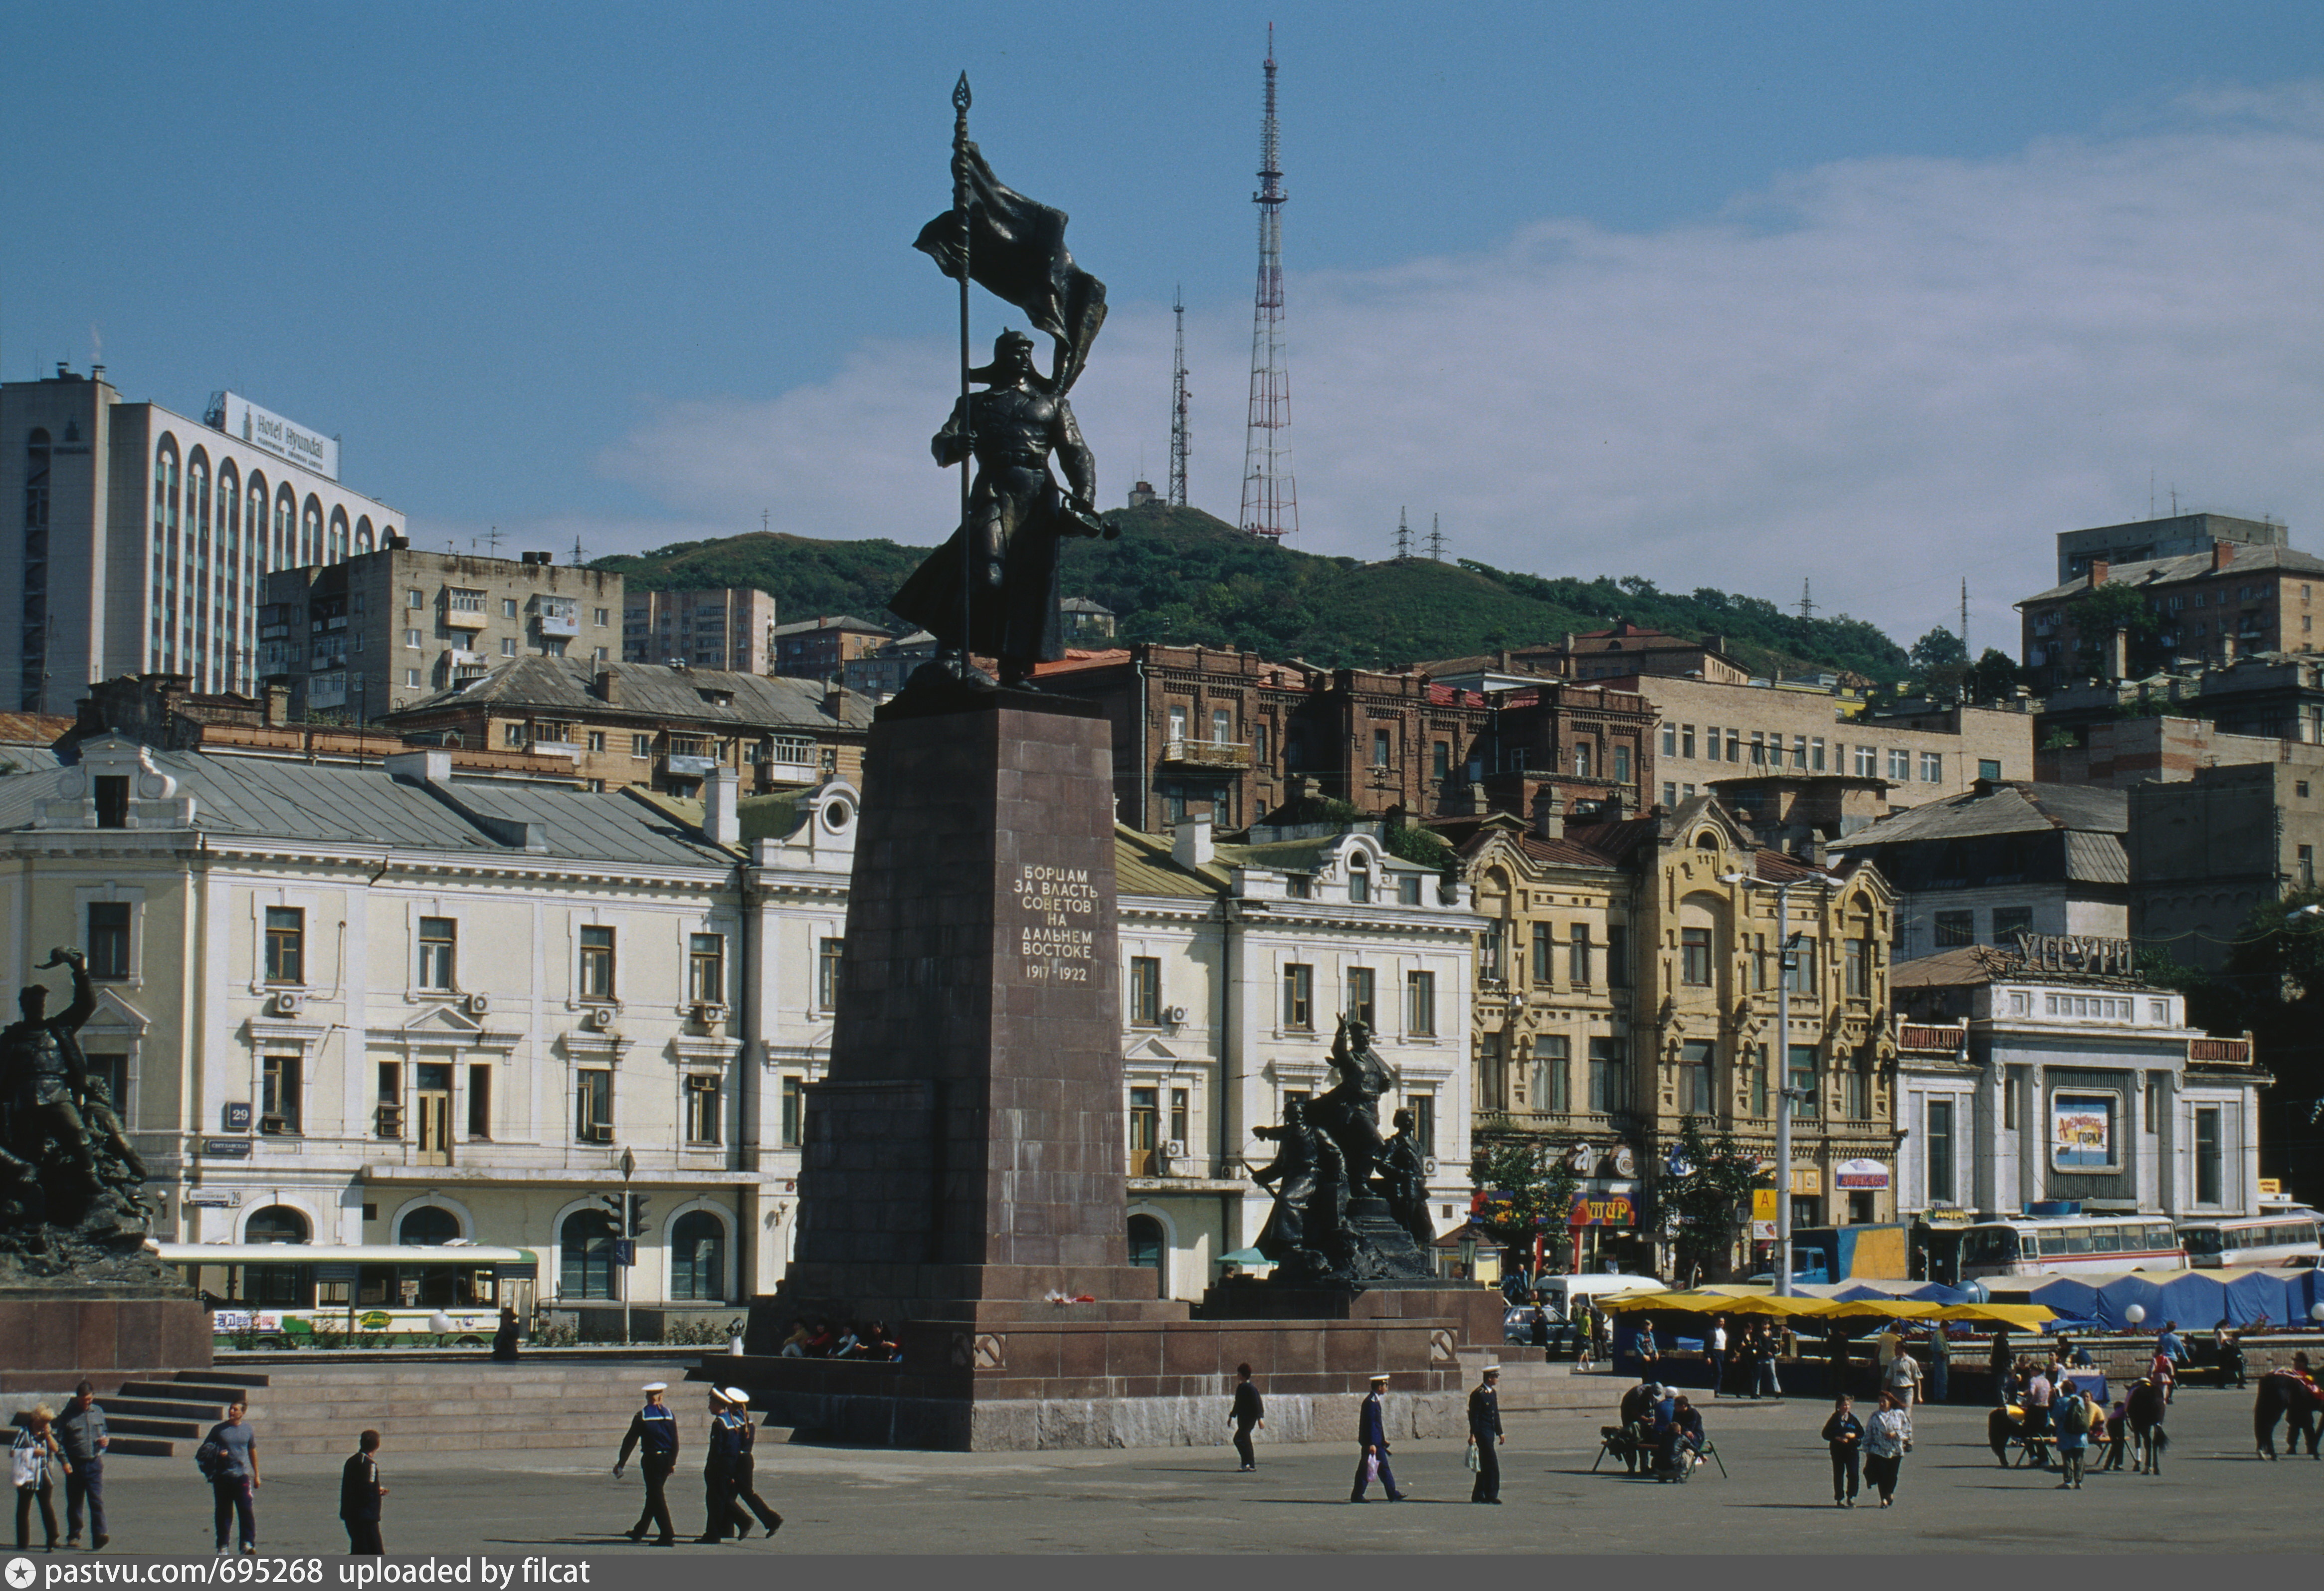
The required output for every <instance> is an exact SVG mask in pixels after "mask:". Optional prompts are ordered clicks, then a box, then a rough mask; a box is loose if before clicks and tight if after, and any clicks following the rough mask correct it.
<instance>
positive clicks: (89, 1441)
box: [57, 1381, 113, 1552]
mask: <svg viewBox="0 0 2324 1591" xmlns="http://www.w3.org/2000/svg"><path fill="white" fill-rule="evenodd" d="M57 1441H58V1442H59V1443H60V1445H61V1446H62V1447H63V1448H64V1450H65V1462H66V1463H67V1464H68V1465H69V1466H70V1468H69V1469H67V1470H66V1471H65V1545H66V1546H67V1547H69V1548H75V1549H78V1547H79V1546H80V1516H81V1509H82V1506H83V1505H84V1504H86V1505H87V1507H88V1530H89V1537H88V1543H89V1547H88V1550H90V1551H91V1552H97V1551H101V1550H104V1547H105V1544H106V1542H107V1541H110V1540H113V1538H112V1537H111V1536H108V1535H106V1533H105V1450H106V1448H109V1447H111V1446H112V1445H113V1438H112V1436H111V1435H110V1434H109V1433H108V1432H107V1431H106V1428H105V1408H104V1405H102V1404H100V1403H99V1402H97V1388H96V1387H95V1386H94V1385H92V1384H89V1383H88V1382H86V1381H84V1382H82V1383H81V1384H79V1385H78V1386H77V1387H75V1388H74V1389H73V1400H72V1402H69V1403H67V1404H66V1405H65V1412H64V1413H63V1414H61V1415H60V1416H59V1417H58V1420H57Z"/></svg>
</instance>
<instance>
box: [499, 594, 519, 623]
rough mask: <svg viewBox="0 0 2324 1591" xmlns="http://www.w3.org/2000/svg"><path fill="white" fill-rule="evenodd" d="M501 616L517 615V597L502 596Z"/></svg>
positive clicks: (513, 616) (508, 617) (505, 617)
mask: <svg viewBox="0 0 2324 1591" xmlns="http://www.w3.org/2000/svg"><path fill="white" fill-rule="evenodd" d="M501 617H502V618H503V619H513V618H515V617H516V598H514V597H503V598H501Z"/></svg>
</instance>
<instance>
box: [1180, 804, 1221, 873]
mask: <svg viewBox="0 0 2324 1591" xmlns="http://www.w3.org/2000/svg"><path fill="white" fill-rule="evenodd" d="M1217 854H1218V853H1217V851H1214V850H1213V848H1212V845H1211V814H1208V813H1204V814H1203V815H1202V816H1200V817H1192V816H1189V817H1182V818H1180V819H1179V820H1178V826H1177V827H1176V828H1175V829H1172V830H1171V831H1170V860H1172V861H1175V862H1176V863H1177V864H1178V865H1179V866H1180V867H1182V868H1200V867H1207V866H1209V865H1210V861H1211V859H1212V858H1213V856H1215V855H1217Z"/></svg>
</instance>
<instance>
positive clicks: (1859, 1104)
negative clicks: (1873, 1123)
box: [1842, 1053, 1872, 1121]
mask: <svg viewBox="0 0 2324 1591" xmlns="http://www.w3.org/2000/svg"><path fill="white" fill-rule="evenodd" d="M1842 1075H1843V1076H1844V1077H1845V1079H1846V1081H1847V1086H1848V1098H1847V1100H1846V1101H1845V1103H1846V1105H1847V1107H1848V1119H1849V1120H1850V1121H1864V1120H1867V1119H1868V1118H1869V1117H1871V1115H1872V1056H1871V1055H1870V1053H1863V1054H1859V1055H1858V1056H1857V1058H1856V1063H1855V1064H1854V1065H1852V1066H1850V1067H1849V1068H1848V1069H1847V1071H1845V1072H1844V1073H1843V1074H1842Z"/></svg>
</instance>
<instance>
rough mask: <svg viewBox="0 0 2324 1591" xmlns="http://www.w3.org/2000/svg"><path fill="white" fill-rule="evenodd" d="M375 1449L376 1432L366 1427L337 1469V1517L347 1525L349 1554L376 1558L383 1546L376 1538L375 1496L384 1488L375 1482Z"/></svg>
mask: <svg viewBox="0 0 2324 1591" xmlns="http://www.w3.org/2000/svg"><path fill="white" fill-rule="evenodd" d="M378 1451H379V1432H377V1431H375V1430H367V1431H365V1432H364V1433H363V1435H361V1436H359V1437H357V1438H356V1439H355V1454H354V1456H353V1457H351V1458H348V1460H347V1461H346V1464H345V1465H344V1466H343V1467H341V1468H340V1470H339V1520H340V1522H342V1523H344V1524H345V1525H346V1527H347V1556H348V1557H350V1558H357V1557H361V1558H377V1557H379V1556H381V1555H382V1554H383V1553H384V1552H385V1551H386V1550H387V1548H386V1547H385V1546H384V1545H383V1544H382V1542H381V1541H380V1539H379V1500H380V1499H381V1498H382V1497H384V1496H386V1495H387V1488H386V1487H385V1486H383V1485H380V1484H379V1460H378V1459H377V1458H375V1457H374V1455H375V1454H376V1453H377V1452H378Z"/></svg>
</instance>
